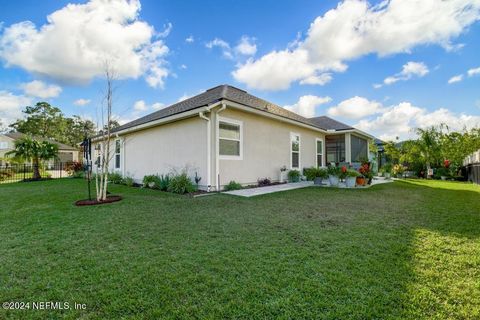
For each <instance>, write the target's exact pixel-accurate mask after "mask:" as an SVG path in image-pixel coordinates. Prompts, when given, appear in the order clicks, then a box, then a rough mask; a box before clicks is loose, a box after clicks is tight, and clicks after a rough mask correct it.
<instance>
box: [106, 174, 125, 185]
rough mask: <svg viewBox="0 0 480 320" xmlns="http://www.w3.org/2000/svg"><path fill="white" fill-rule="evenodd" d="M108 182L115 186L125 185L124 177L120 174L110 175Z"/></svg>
mask: <svg viewBox="0 0 480 320" xmlns="http://www.w3.org/2000/svg"><path fill="white" fill-rule="evenodd" d="M108 180H109V181H110V182H111V183H114V184H123V177H122V175H121V174H120V173H118V172H111V173H109V174H108Z"/></svg>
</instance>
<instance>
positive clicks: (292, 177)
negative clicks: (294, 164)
mask: <svg viewBox="0 0 480 320" xmlns="http://www.w3.org/2000/svg"><path fill="white" fill-rule="evenodd" d="M288 181H289V182H298V181H300V171H298V170H290V171H288Z"/></svg>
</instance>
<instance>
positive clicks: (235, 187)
mask: <svg viewBox="0 0 480 320" xmlns="http://www.w3.org/2000/svg"><path fill="white" fill-rule="evenodd" d="M224 189H225V191H233V190H240V189H242V185H241V184H240V183H238V182H235V181H233V180H232V181H230V182H229V183H228V184H227V185H226V186H225V188H224Z"/></svg>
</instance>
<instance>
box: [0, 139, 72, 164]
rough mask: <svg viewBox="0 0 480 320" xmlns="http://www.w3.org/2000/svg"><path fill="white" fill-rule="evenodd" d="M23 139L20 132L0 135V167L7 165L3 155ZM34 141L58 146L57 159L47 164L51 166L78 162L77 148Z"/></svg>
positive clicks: (6, 159)
mask: <svg viewBox="0 0 480 320" xmlns="http://www.w3.org/2000/svg"><path fill="white" fill-rule="evenodd" d="M23 137H25V134H23V133H21V132H10V133H4V134H0V166H2V165H6V164H8V163H9V161H8V158H7V157H6V156H5V154H6V153H7V152H9V151H11V150H13V149H14V148H15V141H16V140H18V139H21V138H23ZM36 139H38V140H41V141H48V142H50V143H53V144H56V145H57V146H58V159H55V160H51V161H49V163H48V164H53V162H72V161H79V150H78V149H77V148H75V147H72V146H69V145H66V144H63V143H60V142H57V141H54V140H50V139H43V138H36Z"/></svg>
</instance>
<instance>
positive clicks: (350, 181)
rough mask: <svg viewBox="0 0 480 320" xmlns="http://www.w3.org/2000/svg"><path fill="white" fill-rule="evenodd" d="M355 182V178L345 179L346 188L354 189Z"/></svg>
mask: <svg viewBox="0 0 480 320" xmlns="http://www.w3.org/2000/svg"><path fill="white" fill-rule="evenodd" d="M356 182H357V178H356V177H346V178H345V185H346V186H347V188H355V183H356Z"/></svg>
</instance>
